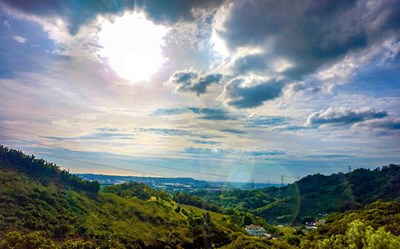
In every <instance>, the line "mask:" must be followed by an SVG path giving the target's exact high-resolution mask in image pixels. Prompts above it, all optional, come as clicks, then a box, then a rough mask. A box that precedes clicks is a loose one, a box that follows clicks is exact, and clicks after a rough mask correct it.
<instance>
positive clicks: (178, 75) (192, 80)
mask: <svg viewBox="0 0 400 249" xmlns="http://www.w3.org/2000/svg"><path fill="white" fill-rule="evenodd" d="M221 79H222V74H208V75H201V74H200V72H197V71H192V70H186V71H176V72H175V73H174V74H173V75H172V76H171V78H170V79H169V81H168V82H169V83H172V84H175V85H177V86H176V91H177V92H193V93H196V94H197V96H199V95H201V94H204V93H206V90H207V87H208V86H209V85H211V84H213V83H218V82H219V81H220V80H221Z"/></svg>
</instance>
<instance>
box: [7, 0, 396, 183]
mask: <svg viewBox="0 0 400 249" xmlns="http://www.w3.org/2000/svg"><path fill="white" fill-rule="evenodd" d="M0 25H1V29H0V37H1V40H2V42H1V43H0V51H1V52H2V56H1V58H0V87H1V89H2V91H1V92H0V97H1V99H2V100H3V101H2V105H1V106H0V135H3V137H0V139H1V143H3V144H7V145H9V146H12V147H16V148H20V149H24V150H27V151H28V152H35V153H41V155H42V156H44V157H46V158H47V157H48V159H49V160H52V161H56V162H59V163H60V164H61V165H63V166H64V165H65V167H68V168H71V169H72V170H75V171H76V172H89V171H90V172H111V173H115V174H118V173H120V174H122V173H123V174H129V173H135V171H137V173H138V174H139V173H140V172H141V171H145V172H149V174H151V175H160V176H176V175H182V176H192V177H195V178H204V179H210V180H238V181H247V180H249V179H250V178H255V180H257V181H264V182H265V181H267V180H271V181H279V176H280V175H281V174H284V175H290V176H293V179H295V178H296V177H297V176H298V175H300V176H303V175H305V174H310V173H317V172H320V173H332V172H337V171H343V170H345V169H346V168H347V166H348V165H353V167H355V168H356V167H376V166H381V165H384V164H387V163H396V162H398V161H399V159H400V157H399V155H400V142H399V141H400V139H399V138H400V111H399V110H400V97H399V96H400V56H399V52H400V2H399V1H396V0H380V1H377V0H368V1H362V0H351V1H348V0H346V1H345V0H343V1H336V0H326V1H318V2H316V1H310V0H304V1H295V2H293V1H289V0H282V1H272V0H267V1H265V0H240V1H239V0H218V1H211V0H210V1H209V0H206V1H204V0H202V1H200V0H173V1H166V2H161V1H156V0H147V1H144V0H137V1H135V0H119V1H118V0H117V1H77V0H71V1H47V0H37V1H22V0H4V1H2V2H1V3H0ZM144 25H148V26H146V30H143V27H144ZM157 32H158V33H157ZM154 58H156V59H154ZM121 72H123V73H121ZM132 73H134V74H135V75H132ZM126 75H128V77H127V76H126ZM138 76H140V77H138ZM1 127H3V128H1ZM11 129H12V130H11ZM5 136H7V137H8V138H6V137H5ZM12 138H14V140H13V139H12ZM18 139H19V140H18ZM64 149H68V151H69V152H68V153H67V152H66V151H65V150H64ZM72 151H81V152H82V151H84V152H91V153H97V154H98V155H102V156H106V157H107V158H108V159H107V160H101V159H94V158H93V157H92V156H90V155H86V156H85V160H87V161H89V162H99V163H104V164H107V165H108V166H116V165H118V166H121V167H124V168H126V169H127V172H123V171H121V170H120V171H118V172H116V171H115V170H114V171H112V170H111V169H110V168H109V169H108V170H107V168H106V167H104V168H103V169H100V168H98V167H97V168H96V167H93V165H92V166H91V165H87V164H86V165H85V164H84V163H77V162H76V161H75V162H72V161H68V160H67V159H65V160H61V159H59V158H58V159H57V158H51V156H52V155H53V156H54V155H63V156H64V157H71V158H75V157H78V156H79V155H75V154H74V152H72ZM57 153H58V154H57ZM80 156H82V155H80ZM114 157H118V158H119V159H121V158H122V159H124V160H125V161H121V160H119V161H118V160H116V159H112V158H114ZM107 165H105V166H107ZM149 165H160V166H162V167H166V168H171V165H172V166H174V167H176V169H175V170H166V168H164V169H163V168H162V167H161V168H157V167H155V168H151V166H150V168H148V167H149ZM188 169H189V171H187V170H188ZM185 170H186V171H185ZM196 172H197V173H196ZM207 172H216V174H215V175H216V176H215V175H214V176H213V175H210V174H207ZM249 172H250V174H249ZM220 176H226V177H220ZM241 176H242V178H246V179H242V178H241ZM249 177H250V178H249ZM247 178H249V179H247ZM293 179H292V180H293Z"/></svg>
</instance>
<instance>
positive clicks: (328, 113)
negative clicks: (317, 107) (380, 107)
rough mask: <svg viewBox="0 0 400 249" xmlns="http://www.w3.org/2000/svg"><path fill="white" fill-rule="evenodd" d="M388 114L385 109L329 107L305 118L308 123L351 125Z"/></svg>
mask: <svg viewBox="0 0 400 249" xmlns="http://www.w3.org/2000/svg"><path fill="white" fill-rule="evenodd" d="M387 116H388V113H387V112H386V111H381V112H376V111H374V110H370V109H361V110H358V111H352V110H349V109H341V108H334V107H330V108H328V109H326V110H322V111H319V112H314V113H312V114H310V116H309V117H308V119H307V124H308V125H351V124H354V123H359V122H363V121H366V120H371V119H381V118H385V117H387Z"/></svg>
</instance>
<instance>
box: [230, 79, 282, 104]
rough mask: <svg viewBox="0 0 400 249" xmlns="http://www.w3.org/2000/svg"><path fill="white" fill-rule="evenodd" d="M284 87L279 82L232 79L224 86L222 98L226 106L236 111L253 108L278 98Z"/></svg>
mask: <svg viewBox="0 0 400 249" xmlns="http://www.w3.org/2000/svg"><path fill="white" fill-rule="evenodd" d="M283 87H284V83H283V82H282V81H280V80H269V81H263V82H259V81H255V80H253V81H250V82H249V81H246V80H245V79H241V78H238V79H233V80H232V81H231V82H229V83H228V84H226V85H225V88H224V91H223V93H222V96H223V98H224V100H225V103H226V104H227V105H228V106H232V107H235V108H237V109H242V108H254V107H258V106H260V105H262V104H263V103H264V102H265V101H269V100H273V99H276V98H278V97H279V96H280V95H281V93H282V89H283Z"/></svg>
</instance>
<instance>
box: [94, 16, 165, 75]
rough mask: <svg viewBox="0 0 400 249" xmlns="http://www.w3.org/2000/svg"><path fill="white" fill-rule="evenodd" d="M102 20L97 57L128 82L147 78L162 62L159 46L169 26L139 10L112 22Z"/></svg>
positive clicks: (160, 47) (161, 46)
mask: <svg viewBox="0 0 400 249" xmlns="http://www.w3.org/2000/svg"><path fill="white" fill-rule="evenodd" d="M102 23H103V24H102V27H101V30H100V32H99V33H98V38H99V44H100V46H101V47H102V48H101V50H100V56H101V57H103V58H106V59H108V62H109V64H110V66H111V68H112V69H113V70H114V71H115V72H116V73H117V74H118V75H119V76H120V77H122V78H124V79H126V80H129V81H130V82H131V83H136V82H142V81H148V80H149V79H150V77H151V76H152V75H154V74H155V73H156V72H157V71H158V70H159V69H160V67H161V65H162V63H163V62H164V61H165V58H164V56H163V54H162V48H163V46H164V37H165V36H166V34H167V32H168V29H167V28H166V27H164V26H162V25H156V24H154V23H152V22H151V21H149V20H147V19H146V17H145V16H144V15H143V14H141V13H130V14H128V13H125V14H124V15H123V16H122V17H117V18H116V19H115V21H114V22H109V21H107V20H103V21H102Z"/></svg>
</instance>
